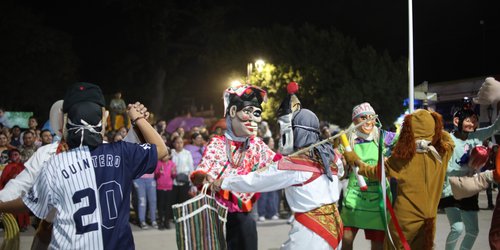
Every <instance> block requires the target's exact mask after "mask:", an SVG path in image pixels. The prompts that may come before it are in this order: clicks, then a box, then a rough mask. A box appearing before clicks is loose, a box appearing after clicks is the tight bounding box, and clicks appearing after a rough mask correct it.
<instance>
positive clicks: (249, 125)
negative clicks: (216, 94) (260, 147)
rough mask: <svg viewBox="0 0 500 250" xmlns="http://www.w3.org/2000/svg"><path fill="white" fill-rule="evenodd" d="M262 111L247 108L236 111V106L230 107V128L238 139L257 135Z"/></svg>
mask: <svg viewBox="0 0 500 250" xmlns="http://www.w3.org/2000/svg"><path fill="white" fill-rule="evenodd" d="M261 115H262V110H261V109H260V108H257V107H253V106H247V107H244V108H243V109H241V110H240V111H236V106H233V107H231V111H230V116H231V126H232V129H233V132H234V134H235V135H236V136H238V137H249V136H255V135H257V129H258V125H259V123H260V122H261V121H262V116H261Z"/></svg>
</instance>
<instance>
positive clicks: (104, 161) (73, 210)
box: [0, 83, 166, 249]
mask: <svg viewBox="0 0 500 250" xmlns="http://www.w3.org/2000/svg"><path fill="white" fill-rule="evenodd" d="M62 111H63V113H64V126H63V135H64V140H65V142H66V143H67V146H68V149H69V151H67V152H63V153H60V154H57V155H55V156H52V157H51V158H50V159H49V160H47V161H46V162H45V163H44V164H43V166H42V170H41V171H40V173H39V176H38V177H37V179H36V181H35V183H34V185H33V187H31V188H30V189H29V191H28V192H27V193H26V194H24V195H23V197H22V199H21V198H19V199H16V200H13V201H9V202H5V203H1V204H0V211H7V212H13V211H18V210H24V209H26V208H29V209H30V210H31V211H32V212H33V213H34V214H35V215H36V216H37V217H39V218H45V217H47V216H49V215H50V214H52V213H57V216H56V217H55V219H54V224H53V228H54V230H53V232H52V234H53V235H52V239H51V242H50V246H49V248H62V249H70V248H71V249H74V248H78V249H133V248H134V243H133V238H132V233H131V230H130V225H129V223H128V217H129V210H130V208H129V203H130V186H131V185H130V182H131V181H132V179H135V178H138V177H139V176H141V175H142V174H144V173H146V172H147V173H151V172H153V171H154V169H155V166H156V162H157V160H158V159H159V158H161V157H163V156H164V155H165V152H166V147H165V145H164V143H163V141H162V140H161V137H160V136H159V135H158V134H157V133H156V131H155V130H154V128H152V127H151V125H149V123H148V122H147V121H146V119H145V117H147V115H148V112H147V109H146V108H145V107H144V105H142V104H140V103H135V104H133V105H132V104H130V105H129V106H128V113H129V115H130V117H131V118H132V120H133V122H134V124H135V126H136V127H137V129H138V130H139V131H140V132H141V134H142V137H143V138H144V140H145V141H146V142H147V143H145V144H142V145H138V144H132V143H128V142H118V143H110V144H103V141H102V135H103V133H104V126H105V120H106V118H107V112H105V110H104V97H103V95H102V92H101V89H100V88H99V87H98V86H97V85H94V84H91V83H77V84H74V85H72V86H71V87H70V89H69V90H68V91H67V93H66V95H65V99H64V104H63V107H62ZM149 143H151V144H149ZM110 195H111V197H110ZM83 201H85V202H83ZM118 232H119V233H118Z"/></svg>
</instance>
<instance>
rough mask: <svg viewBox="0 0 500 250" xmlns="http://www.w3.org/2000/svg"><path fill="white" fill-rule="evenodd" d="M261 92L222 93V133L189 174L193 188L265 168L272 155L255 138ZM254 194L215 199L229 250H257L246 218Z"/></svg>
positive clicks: (226, 193)
mask: <svg viewBox="0 0 500 250" xmlns="http://www.w3.org/2000/svg"><path fill="white" fill-rule="evenodd" d="M266 97H267V94H266V92H265V91H264V90H262V89H260V88H257V87H255V86H251V85H243V86H237V87H230V88H228V89H226V91H225V92H224V114H225V116H226V125H227V130H226V133H225V134H224V135H222V136H215V137H213V138H212V139H211V140H210V142H209V143H208V145H207V148H206V150H205V152H204V154H203V157H202V160H201V163H200V165H199V166H198V168H197V169H196V170H195V171H194V172H193V173H192V174H191V181H192V183H193V184H194V185H200V184H202V183H203V182H205V181H207V180H211V179H217V178H219V177H226V176H232V175H246V174H248V173H250V172H253V171H256V170H258V169H260V168H263V167H265V166H267V165H269V164H270V163H271V162H273V161H274V160H275V156H276V154H275V153H274V152H273V151H272V150H271V149H269V147H268V146H267V145H266V144H265V143H264V142H263V141H262V139H261V138H259V137H256V135H257V129H258V124H259V123H260V122H261V121H262V117H261V114H262V107H261V104H262V102H263V101H265V100H266ZM258 197H259V194H257V193H239V192H230V191H228V190H222V191H221V192H219V193H218V194H216V198H217V199H218V200H219V201H220V202H221V203H222V204H224V205H225V206H227V208H228V216H227V223H226V233H227V234H226V241H227V246H228V248H229V249H235V250H254V249H257V246H258V245H257V227H256V223H255V221H254V220H253V219H252V217H251V215H250V211H251V210H252V206H253V204H254V203H255V201H256V200H257V199H258Z"/></svg>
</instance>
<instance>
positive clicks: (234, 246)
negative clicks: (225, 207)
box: [226, 212, 258, 250]
mask: <svg viewBox="0 0 500 250" xmlns="http://www.w3.org/2000/svg"><path fill="white" fill-rule="evenodd" d="M226 242H227V248H228V249H229V250H257V246H258V244H257V225H256V223H255V221H254V220H253V219H252V216H251V215H250V213H243V212H242V213H228V214H227V223H226Z"/></svg>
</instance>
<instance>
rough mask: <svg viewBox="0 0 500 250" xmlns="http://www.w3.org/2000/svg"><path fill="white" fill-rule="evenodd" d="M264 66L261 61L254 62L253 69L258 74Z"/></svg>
mask: <svg viewBox="0 0 500 250" xmlns="http://www.w3.org/2000/svg"><path fill="white" fill-rule="evenodd" d="M264 65H266V63H265V62H264V60H262V59H259V60H257V61H255V68H256V69H257V71H258V72H262V70H263V69H264Z"/></svg>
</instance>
